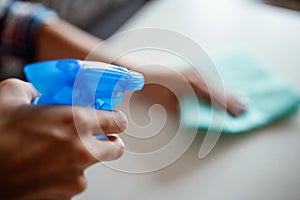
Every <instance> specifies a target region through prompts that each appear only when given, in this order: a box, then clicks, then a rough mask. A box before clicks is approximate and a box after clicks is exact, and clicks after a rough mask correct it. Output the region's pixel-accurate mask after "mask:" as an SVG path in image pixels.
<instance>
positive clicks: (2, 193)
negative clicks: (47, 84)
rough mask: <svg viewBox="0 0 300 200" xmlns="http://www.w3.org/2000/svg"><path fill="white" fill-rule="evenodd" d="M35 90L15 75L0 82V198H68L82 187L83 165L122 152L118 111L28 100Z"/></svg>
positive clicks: (123, 123) (122, 125)
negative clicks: (40, 103)
mask: <svg viewBox="0 0 300 200" xmlns="http://www.w3.org/2000/svg"><path fill="white" fill-rule="evenodd" d="M38 95H39V94H38V93H37V92H36V91H35V90H34V89H33V87H32V86H31V85H30V84H29V83H25V82H22V81H20V80H17V79H8V80H5V81H3V82H2V83H1V84H0V177H1V182H0V188H1V190H0V199H70V198H71V197H72V196H73V195H75V194H77V193H79V192H81V191H82V190H84V188H85V187H86V182H85V178H84V176H83V170H84V169H85V168H87V167H88V166H90V165H92V164H93V163H95V162H97V161H107V160H114V159H117V158H119V157H120V156H121V155H122V153H123V149H124V145H123V142H122V140H121V139H120V138H119V137H118V136H117V135H116V134H117V133H121V132H122V131H123V130H124V129H125V128H126V122H127V121H126V118H125V116H124V115H123V114H121V113H120V112H118V111H114V112H109V111H99V110H93V109H89V108H84V107H73V108H72V107H70V106H33V105H30V102H31V101H32V99H33V98H34V97H37V96H38ZM94 133H97V134H106V135H107V139H105V140H96V139H95V137H94V136H93V134H94ZM84 144H85V145H84Z"/></svg>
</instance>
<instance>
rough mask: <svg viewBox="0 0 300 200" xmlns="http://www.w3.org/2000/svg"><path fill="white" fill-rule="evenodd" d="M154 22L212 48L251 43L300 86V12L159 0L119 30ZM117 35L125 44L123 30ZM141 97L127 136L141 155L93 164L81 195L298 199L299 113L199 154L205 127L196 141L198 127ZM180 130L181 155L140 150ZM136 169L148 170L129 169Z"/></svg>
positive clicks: (227, 1) (238, 1)
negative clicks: (147, 103) (146, 103)
mask: <svg viewBox="0 0 300 200" xmlns="http://www.w3.org/2000/svg"><path fill="white" fill-rule="evenodd" d="M149 27H156V28H162V29H168V30H172V31H176V32H178V33H180V34H183V35H185V36H187V37H188V38H190V39H192V40H193V41H195V42H196V43H198V44H200V45H201V46H202V47H203V48H204V49H205V50H206V52H208V55H210V54H213V53H215V52H218V51H220V50H221V51H222V50H224V49H227V48H231V47H234V46H242V47H244V48H247V49H250V50H251V51H252V52H254V53H255V54H256V55H258V56H259V57H260V59H262V60H263V61H264V63H265V64H266V65H267V66H268V67H269V68H270V70H272V71H273V72H274V73H276V74H278V75H280V76H281V77H282V78H283V79H285V80H286V81H287V82H288V83H289V84H290V85H291V86H293V87H294V88H295V90H296V91H297V92H298V93H300V84H299V83H300V79H299V74H300V68H299V66H300V59H299V57H300V39H299V36H300V15H299V12H296V11H293V10H288V9H284V8H280V7H275V6H271V5H268V4H265V3H264V2H263V1H260V0H201V1H199V0H185V1H181V0H159V1H158V0H154V1H150V2H149V3H148V4H146V5H145V6H144V7H143V8H142V9H141V10H140V11H138V12H137V13H136V14H135V15H134V16H133V17H132V18H131V19H130V20H129V21H128V22H127V23H126V24H125V25H124V26H122V27H121V28H120V30H119V31H120V32H122V31H127V30H133V29H137V28H149ZM112 41H113V42H115V43H117V44H120V45H122V44H123V43H126V41H124V40H123V41H122V40H121V39H120V38H118V37H116V38H113V39H112ZM127 42H128V41H127ZM158 95H159V94H158ZM133 101H134V98H133ZM139 103H140V104H141V105H138V106H132V107H130V112H131V113H130V116H129V118H130V119H131V120H132V121H134V122H130V123H129V131H126V132H125V133H124V135H123V138H124V140H125V143H126V144H127V151H128V152H129V154H130V152H131V153H132V152H134V153H137V155H131V157H130V156H126V155H125V156H124V158H123V159H122V160H121V161H120V162H115V163H114V162H112V163H100V164H95V165H94V166H92V167H90V168H89V169H88V170H86V173H85V174H86V176H87V180H88V188H87V190H86V191H85V192H83V193H82V194H80V195H78V196H77V197H75V198H74V199H77V200H79V199H113V200H117V199H120V200H121V199H122V200H123V199H143V200H145V199H151V200H152V199H167V198H168V199H176V200H177V199H178V200H179V199H189V200H190V199H209V200H217V199H218V200H226V199H228V200H233V199H237V200H240V199H249V200H250V199H251V200H252V199H263V200H266V199H270V200H271V199H272V200H282V199H286V200H296V199H299V197H300V173H299V170H300V160H299V156H300V145H299V141H300V133H299V130H300V123H299V122H300V114H299V112H298V113H297V114H295V115H294V116H292V117H289V118H287V119H284V120H281V121H279V122H276V123H273V124H272V125H270V126H267V127H265V128H263V129H259V130H256V131H253V132H250V133H246V134H241V135H222V136H221V137H220V138H219V140H218V143H217V144H216V145H215V146H214V148H213V149H212V151H211V152H210V154H209V155H208V156H206V157H205V158H204V159H199V158H198V152H199V148H200V146H201V144H202V142H203V138H204V136H205V135H204V134H202V133H198V134H197V136H196V137H195V139H194V140H193V137H192V136H193V134H192V133H191V132H193V133H194V132H195V131H194V130H191V129H188V128H180V129H178V126H181V125H180V124H179V122H178V121H179V120H178V119H177V118H176V117H172V116H168V117H166V113H165V112H163V111H162V110H161V108H160V107H159V106H154V107H152V108H151V109H150V111H149V110H148V109H149V108H148V107H146V106H143V105H142V103H141V102H137V104H139ZM130 105H131V103H130ZM121 109H122V108H121ZM148 111H149V115H148ZM145 113H146V114H145ZM147 123H150V125H149V126H147ZM137 124H138V125H137ZM162 126H163V127H162ZM159 127H162V128H161V129H160V128H159ZM154 133H155V134H156V135H154ZM176 134H177V135H180V136H179V138H180V140H178V139H177V141H176V142H177V143H178V144H177V145H178V148H179V147H180V148H181V149H179V150H178V149H176V148H175V150H174V149H170V151H173V150H174V154H178V157H176V156H174V154H172V152H171V154H170V152H169V154H163V156H160V155H159V156H157V157H159V158H153V157H151V156H149V157H147V156H146V157H144V158H138V154H143V153H144V154H147V152H154V151H155V150H157V149H162V147H167V148H169V147H168V146H167V144H168V143H169V142H170V141H171V140H172V139H174V138H175V135H176ZM189 142H192V144H191V145H190V146H188V148H187V149H185V145H186V144H187V143H189ZM183 143H184V144H183ZM167 148H166V149H167ZM170 148H171V147H170ZM177 150H178V152H176V151H177ZM185 150H186V151H185ZM125 154H127V153H125ZM166 155H171V156H170V157H172V156H173V157H172V158H170V157H166ZM175 158H176V159H175ZM177 158H178V159H177ZM126 159H127V160H126ZM122 162H123V163H122ZM162 163H163V164H165V165H164V167H163V165H160V164H162ZM162 167H163V168H162ZM151 169H152V170H151ZM154 169H158V170H154ZM134 170H135V172H144V171H147V170H148V173H136V174H134V173H128V172H134ZM126 171H127V172H126Z"/></svg>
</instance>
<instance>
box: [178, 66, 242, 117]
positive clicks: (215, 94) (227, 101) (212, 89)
mask: <svg viewBox="0 0 300 200" xmlns="http://www.w3.org/2000/svg"><path fill="white" fill-rule="evenodd" d="M183 75H184V76H185V77H186V79H187V80H188V81H189V83H190V84H191V86H192V88H193V89H194V90H195V92H196V94H197V95H198V96H199V97H201V98H202V99H204V100H205V101H207V102H209V103H215V104H216V105H217V106H220V107H221V108H223V109H225V110H226V111H227V112H228V113H229V114H231V115H232V116H238V115H240V114H242V113H243V112H244V111H245V105H244V104H243V103H242V102H241V101H240V100H238V99H237V98H236V97H234V96H232V95H231V94H229V93H228V92H226V91H222V90H221V89H220V88H216V87H217V86H215V85H213V84H212V83H208V82H207V81H206V80H205V79H204V78H203V77H202V76H201V75H200V74H198V73H197V72H195V71H193V70H187V71H184V72H183Z"/></svg>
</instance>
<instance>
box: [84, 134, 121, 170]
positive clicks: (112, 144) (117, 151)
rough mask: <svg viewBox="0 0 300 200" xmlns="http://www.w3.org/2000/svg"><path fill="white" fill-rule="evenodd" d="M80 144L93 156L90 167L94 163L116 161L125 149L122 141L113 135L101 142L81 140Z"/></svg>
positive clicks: (93, 139)
mask: <svg viewBox="0 0 300 200" xmlns="http://www.w3.org/2000/svg"><path fill="white" fill-rule="evenodd" d="M82 142H83V144H84V146H85V147H86V148H87V150H88V152H89V153H90V154H91V155H92V156H93V160H91V163H90V165H91V164H93V163H95V162H101V161H111V160H116V159H118V158H120V157H121V156H122V155H123V153H124V149H125V148H124V143H123V141H122V139H121V138H120V137H119V136H117V135H114V134H111V135H108V136H107V139H103V140H97V139H95V138H82Z"/></svg>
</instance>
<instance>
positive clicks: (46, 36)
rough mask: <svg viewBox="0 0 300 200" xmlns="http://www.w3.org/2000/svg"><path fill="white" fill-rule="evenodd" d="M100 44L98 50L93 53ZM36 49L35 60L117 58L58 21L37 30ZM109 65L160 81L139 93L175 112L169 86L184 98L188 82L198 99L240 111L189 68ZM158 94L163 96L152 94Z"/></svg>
mask: <svg viewBox="0 0 300 200" xmlns="http://www.w3.org/2000/svg"><path fill="white" fill-rule="evenodd" d="M101 43H102V45H101V47H100V48H99V47H98V48H97V49H96V51H93V50H94V48H95V47H97V46H98V45H99V44H101ZM36 47H37V59H38V60H49V59H57V58H78V59H85V58H86V57H87V56H88V55H89V54H90V52H92V51H93V54H92V55H89V59H93V60H97V61H101V62H107V63H110V62H111V60H113V59H112V58H115V57H116V56H117V55H114V50H113V47H112V46H109V44H107V43H105V41H102V40H101V39H99V38H97V37H95V36H93V35H91V34H89V33H87V32H85V31H83V30H81V29H79V28H77V27H75V26H73V25H71V24H69V23H68V22H65V21H63V20H61V19H57V20H55V21H53V22H52V23H48V24H44V25H42V26H41V27H40V29H39V32H38V37H37V42H36ZM113 64H116V65H121V66H126V67H127V68H129V69H134V70H136V71H138V72H140V73H142V74H143V75H144V76H145V81H146V84H147V83H151V82H159V81H160V80H164V81H163V83H162V84H163V86H162V85H160V86H159V85H157V84H148V85H146V86H145V88H144V89H143V90H142V94H143V95H146V96H147V97H148V98H150V99H152V100H154V101H155V103H160V104H162V105H164V106H166V107H168V108H170V109H171V110H176V108H177V99H176V96H175V95H174V94H173V92H171V91H170V88H169V87H172V86H174V84H175V85H176V90H177V91H178V93H179V95H184V91H185V87H183V85H185V84H186V83H188V84H189V85H190V86H191V87H192V88H193V90H194V92H195V93H196V94H197V95H198V96H199V97H201V98H203V99H205V100H206V101H215V102H216V103H217V104H218V105H219V106H221V107H222V108H224V109H226V110H227V111H228V112H229V113H230V114H232V115H234V116H236V115H239V114H240V113H242V112H243V111H244V106H243V104H242V103H240V102H239V101H238V100H237V99H236V98H235V97H233V96H232V95H230V94H229V93H227V101H225V100H222V99H223V96H224V92H223V91H221V90H218V89H217V88H214V87H212V84H209V83H208V84H209V85H207V84H206V82H205V81H204V80H203V78H202V77H201V76H200V74H198V72H197V71H195V70H193V69H189V70H183V71H181V75H178V74H176V73H172V72H170V71H168V70H166V71H162V70H161V69H159V68H155V67H152V68H141V67H139V68H135V67H137V66H139V65H142V64H143V63H142V62H141V61H137V59H134V58H130V59H126V58H121V59H118V60H117V61H115V63H113ZM183 79H185V80H183ZM165 80H167V81H165ZM209 88H210V89H211V90H212V93H209ZM158 93H159V94H163V95H159V96H157V95H155V94H158Z"/></svg>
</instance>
